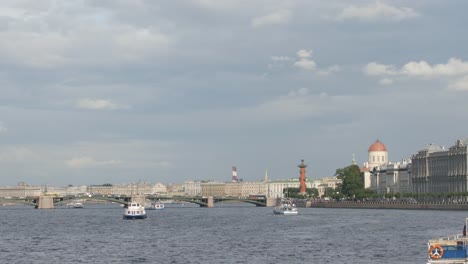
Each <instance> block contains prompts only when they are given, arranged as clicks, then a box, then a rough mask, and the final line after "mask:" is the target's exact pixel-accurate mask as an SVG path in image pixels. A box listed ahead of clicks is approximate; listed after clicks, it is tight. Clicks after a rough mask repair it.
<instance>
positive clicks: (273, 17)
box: [251, 9, 291, 27]
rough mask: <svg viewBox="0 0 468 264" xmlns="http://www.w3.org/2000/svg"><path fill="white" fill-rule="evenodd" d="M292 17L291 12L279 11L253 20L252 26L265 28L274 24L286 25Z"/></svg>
mask: <svg viewBox="0 0 468 264" xmlns="http://www.w3.org/2000/svg"><path fill="white" fill-rule="evenodd" d="M290 17H291V11H289V10H286V9H284V10H278V11H276V12H274V13H270V14H268V15H265V16H261V17H256V18H254V19H252V21H251V26H252V27H263V26H268V25H274V24H286V23H288V22H289V19H290Z"/></svg>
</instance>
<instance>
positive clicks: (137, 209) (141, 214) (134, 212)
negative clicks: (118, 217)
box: [123, 202, 147, 219]
mask: <svg viewBox="0 0 468 264" xmlns="http://www.w3.org/2000/svg"><path fill="white" fill-rule="evenodd" d="M146 217H147V215H146V211H145V207H144V206H142V205H141V204H139V203H136V202H131V203H129V204H128V207H127V208H125V209H124V214H123V218H124V219H145V218H146Z"/></svg>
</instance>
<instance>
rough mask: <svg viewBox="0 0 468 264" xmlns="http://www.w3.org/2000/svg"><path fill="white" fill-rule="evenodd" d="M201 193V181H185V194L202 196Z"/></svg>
mask: <svg viewBox="0 0 468 264" xmlns="http://www.w3.org/2000/svg"><path fill="white" fill-rule="evenodd" d="M201 193H202V192H201V181H185V182H184V194H185V195H186V196H200V195H201Z"/></svg>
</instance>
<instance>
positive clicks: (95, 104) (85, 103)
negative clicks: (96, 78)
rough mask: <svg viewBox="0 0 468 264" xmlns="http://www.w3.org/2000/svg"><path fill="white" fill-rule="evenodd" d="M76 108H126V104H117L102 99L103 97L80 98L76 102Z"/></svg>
mask: <svg viewBox="0 0 468 264" xmlns="http://www.w3.org/2000/svg"><path fill="white" fill-rule="evenodd" d="M76 107H77V108H82V109H93V110H101V109H107V110H115V109H125V108H128V107H127V106H123V105H117V104H115V103H113V102H112V101H110V100H103V99H89V98H85V99H80V100H78V102H77V103H76Z"/></svg>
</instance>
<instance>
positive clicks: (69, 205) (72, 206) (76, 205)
mask: <svg viewBox="0 0 468 264" xmlns="http://www.w3.org/2000/svg"><path fill="white" fill-rule="evenodd" d="M67 207H68V208H83V204H82V203H78V202H73V203H67Z"/></svg>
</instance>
